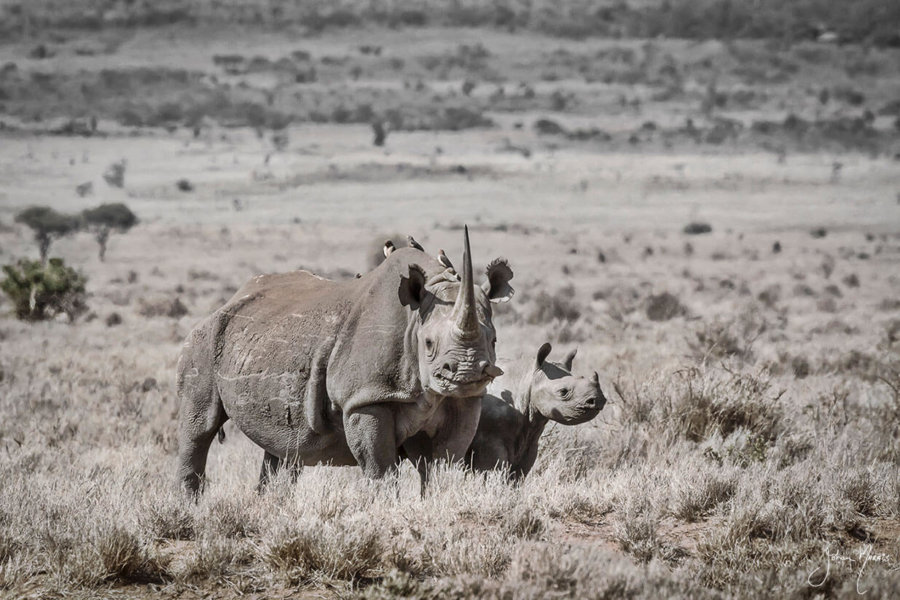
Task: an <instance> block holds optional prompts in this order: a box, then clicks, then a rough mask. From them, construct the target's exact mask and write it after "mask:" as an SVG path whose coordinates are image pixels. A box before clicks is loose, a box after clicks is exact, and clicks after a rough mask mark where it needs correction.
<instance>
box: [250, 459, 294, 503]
mask: <svg viewBox="0 0 900 600" xmlns="http://www.w3.org/2000/svg"><path fill="white" fill-rule="evenodd" d="M284 463H285V461H284V460H283V459H281V458H279V457H277V456H275V455H274V454H271V453H269V452H266V453H265V454H264V455H263V462H262V467H261V468H260V470H259V483H257V484H256V491H257V492H258V493H260V494H261V493H263V491H265V489H266V486H268V485H269V482H270V481H271V480H272V478H273V477H275V475H276V474H277V473H278V471H280V470H281V467H283V466H284ZM290 469H291V471H290V473H291V483H295V482H296V481H297V478H298V477H299V476H300V472H301V471H302V470H303V465H302V464H300V463H296V464H294V465H292V466H291V467H290Z"/></svg>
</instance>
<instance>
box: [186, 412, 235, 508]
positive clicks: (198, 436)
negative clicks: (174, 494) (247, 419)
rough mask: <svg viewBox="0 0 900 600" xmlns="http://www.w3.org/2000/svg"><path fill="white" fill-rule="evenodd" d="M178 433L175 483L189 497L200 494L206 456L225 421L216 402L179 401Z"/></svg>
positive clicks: (225, 417) (224, 415) (223, 413)
mask: <svg viewBox="0 0 900 600" xmlns="http://www.w3.org/2000/svg"><path fill="white" fill-rule="evenodd" d="M181 415H182V416H181V423H180V425H179V432H178V479H179V481H180V482H181V485H182V487H183V488H184V489H185V490H186V491H188V492H191V493H196V492H198V491H199V490H200V487H201V484H202V481H203V476H204V474H205V473H206V456H207V454H209V446H210V445H211V444H212V442H213V440H214V439H215V437H216V433H217V432H218V431H219V428H220V427H221V426H222V425H223V424H224V423H225V421H227V420H228V415H226V414H225V409H224V408H223V406H222V403H221V402H220V401H219V399H218V398H215V399H214V400H211V401H210V400H207V401H203V400H200V401H196V400H191V399H182V406H181Z"/></svg>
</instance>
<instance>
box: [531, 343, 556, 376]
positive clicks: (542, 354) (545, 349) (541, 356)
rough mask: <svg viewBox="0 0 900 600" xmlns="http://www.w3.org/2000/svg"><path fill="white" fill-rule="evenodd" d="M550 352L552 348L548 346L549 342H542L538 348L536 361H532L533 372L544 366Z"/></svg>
mask: <svg viewBox="0 0 900 600" xmlns="http://www.w3.org/2000/svg"><path fill="white" fill-rule="evenodd" d="M551 350H553V346H551V345H550V342H544V344H543V345H542V346H541V347H540V348H538V353H537V359H536V360H535V361H534V368H535V370H537V369H540V368H541V367H543V366H544V361H545V360H547V356H549V355H550V351H551Z"/></svg>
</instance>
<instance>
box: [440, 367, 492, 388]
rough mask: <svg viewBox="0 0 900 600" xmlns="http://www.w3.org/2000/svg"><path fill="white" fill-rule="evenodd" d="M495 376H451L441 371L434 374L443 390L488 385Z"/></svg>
mask: <svg viewBox="0 0 900 600" xmlns="http://www.w3.org/2000/svg"><path fill="white" fill-rule="evenodd" d="M493 379H494V378H493V377H491V376H490V375H480V376H476V377H465V376H459V375H455V376H449V375H446V374H444V373H441V372H437V373H435V374H434V382H435V384H437V387H438V388H440V389H441V390H442V391H447V390H459V389H466V390H468V389H472V388H476V389H477V388H482V387H487V386H488V384H489V383H490V382H491V381H492V380H493Z"/></svg>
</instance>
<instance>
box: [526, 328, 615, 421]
mask: <svg viewBox="0 0 900 600" xmlns="http://www.w3.org/2000/svg"><path fill="white" fill-rule="evenodd" d="M550 350H552V346H551V345H550V344H549V343H546V344H544V345H543V346H541V347H540V349H539V350H538V353H537V357H536V359H535V363H534V370H533V372H532V374H531V381H530V384H529V385H530V390H529V393H530V397H531V406H532V407H534V409H536V410H537V411H538V412H539V413H540V414H542V415H543V416H544V417H546V418H548V419H552V420H554V421H557V422H559V423H563V424H564V425H577V424H579V423H584V422H586V421H590V420H591V419H593V418H594V417H596V416H597V413H599V412H600V411H601V410H602V409H603V405H604V404H606V397H605V396H604V395H603V392H602V391H601V390H600V381H599V376H598V375H597V372H596V371H595V372H594V375H593V376H592V377H591V378H590V379H588V378H586V377H575V376H574V375H572V361H573V359H574V358H575V352H576V351H575V350H573V351H572V352H570V353H569V354H568V355H567V356H566V358H565V360H564V361H563V362H562V363H561V364H556V363H552V362H550V361H548V360H547V356H548V355H549V354H550Z"/></svg>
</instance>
